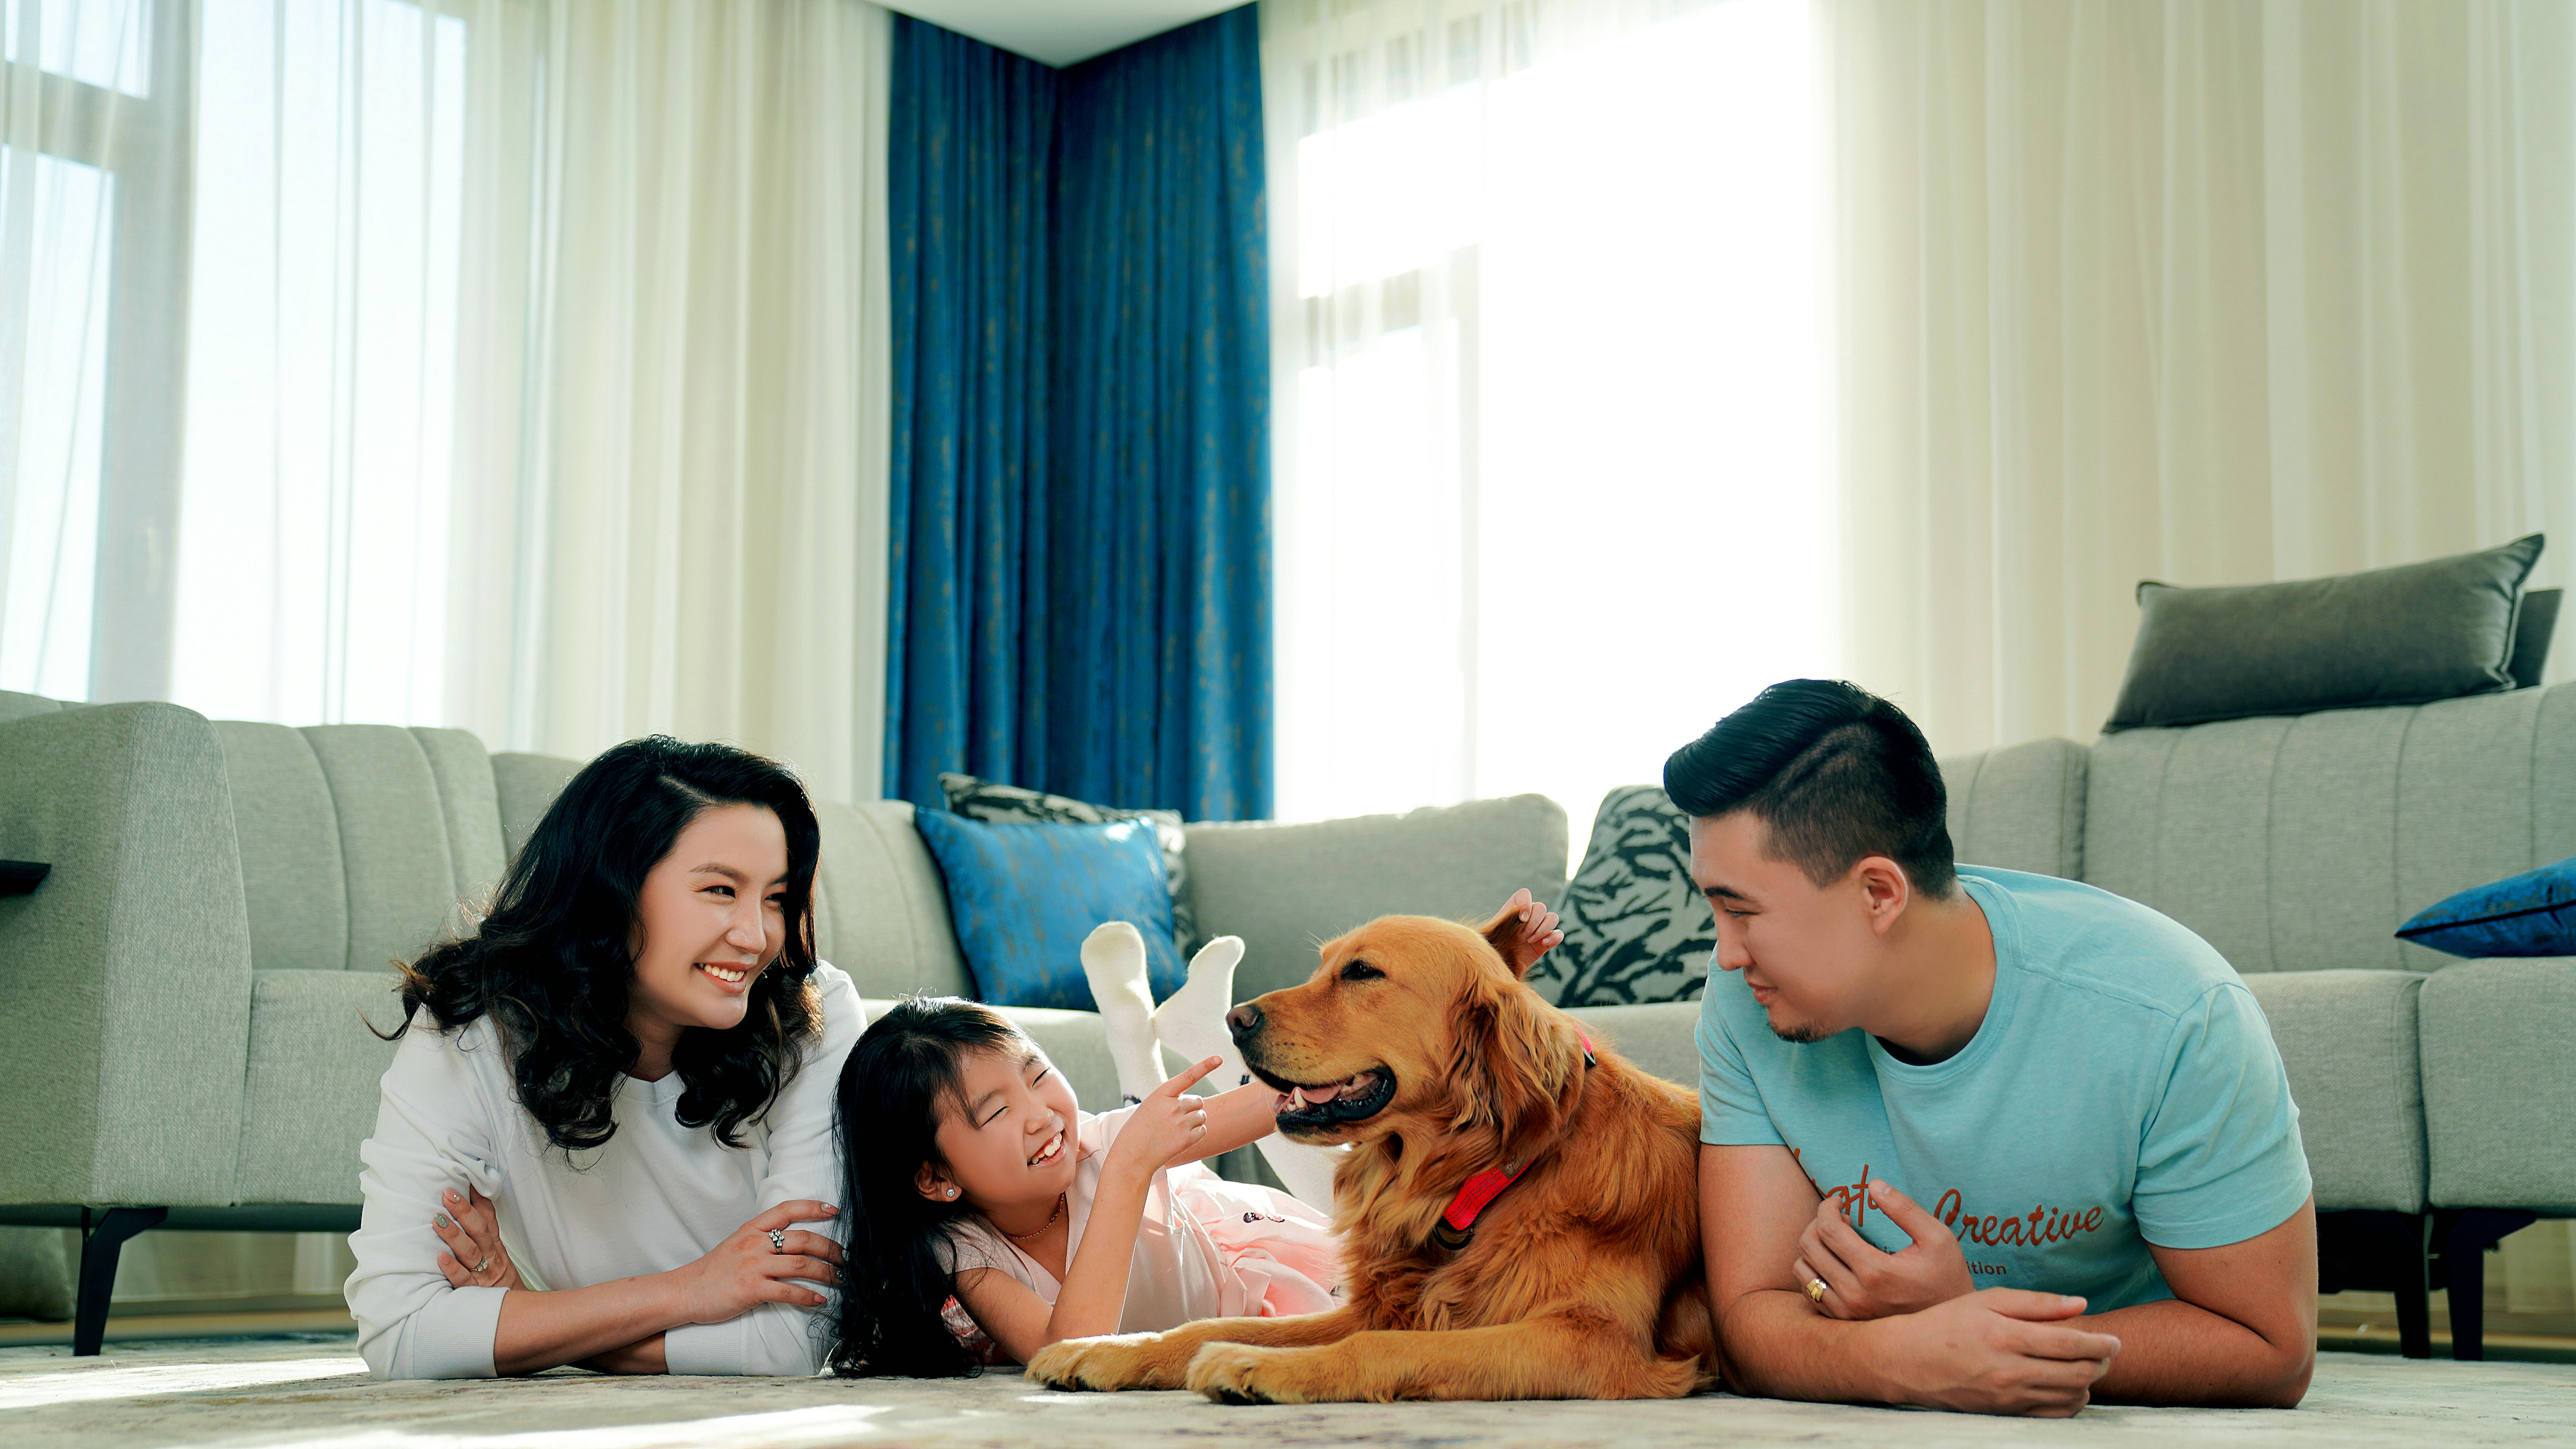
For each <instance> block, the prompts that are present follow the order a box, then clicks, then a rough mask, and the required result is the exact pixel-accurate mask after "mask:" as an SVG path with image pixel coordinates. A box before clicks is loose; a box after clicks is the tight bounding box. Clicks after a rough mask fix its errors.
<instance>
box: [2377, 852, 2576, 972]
mask: <svg viewBox="0 0 2576 1449" xmlns="http://www.w3.org/2000/svg"><path fill="white" fill-rule="evenodd" d="M2397 934H2398V936H2399V938H2400V939H2402V940H2408V941H2412V942H2414V943H2415V944H2416V945H2418V946H2430V947H2432V948H2433V949H2434V950H2436V951H2441V952H2446V953H2448V954H2450V955H2453V956H2576V859H2569V860H2562V861H2560V862H2558V863H2557V864H2556V865H2544V866H2542V867H2541V868H2539V869H2538V870H2527V871H2524V872H2523V873H2522V874H2520V875H2517V876H2508V877H2506V878H2505V879H2503V880H2500V881H2497V882H2496V883H2495V884H2493V885H2482V886H2478V887H2476V888H2474V889H2471V890H2464V891H2462V892H2460V893H2459V894H2458V895H2455V896H2453V897H2451V898H2450V899H2449V900H2446V901H2443V902H2441V903H2440V904H2439V905H2434V906H2429V907H2427V908H2425V909H2424V910H2423V911H2421V912H2418V913H2417V914H2416V917H2415V919H2413V920H2411V921H2408V922H2407V923H2406V924H2405V925H2402V926H2400V927H2398V928H2397Z"/></svg>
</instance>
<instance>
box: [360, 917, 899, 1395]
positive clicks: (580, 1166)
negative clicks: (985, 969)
mask: <svg viewBox="0 0 2576 1449" xmlns="http://www.w3.org/2000/svg"><path fill="white" fill-rule="evenodd" d="M813 989H814V990H815V992H816V993H817V994H818V996H819V997H820V999H821V1003H822V1008H823V1030H822V1034H821V1036H820V1038H819V1039H818V1040H817V1041H815V1042H814V1043H813V1044H812V1045H811V1046H809V1047H808V1048H807V1049H806V1053H805V1058H804V1063H803V1066H802V1068H801V1069H800V1070H799V1071H798V1072H797V1073H796V1075H795V1077H794V1078H793V1079H792V1080H790V1081H789V1082H788V1084H787V1086H786V1088H785V1089H784V1090H783V1091H781V1092H780V1093H779V1096H778V1100H777V1101H775V1102H773V1103H772V1104H771V1105H770V1109H769V1112H768V1114H767V1116H766V1117H764V1118H763V1119H762V1120H760V1121H758V1122H754V1123H750V1124H747V1125H745V1126H744V1127H742V1128H741V1129H739V1131H738V1133H737V1135H738V1136H739V1137H741V1139H742V1142H743V1145H742V1146H741V1147H740V1148H730V1147H726V1146H724V1145H723V1144H721V1143H719V1142H717V1141H716V1140H715V1133H714V1131H713V1130H712V1129H711V1128H708V1127H683V1126H681V1125H680V1123H679V1121H678V1120H677V1118H676V1117H675V1116H674V1113H675V1112H676V1111H677V1109H678V1107H679V1101H680V1094H681V1092H682V1091H684V1090H685V1089H686V1084H685V1083H683V1082H682V1081H681V1079H680V1075H679V1073H677V1072H673V1073H671V1074H670V1075H668V1076H665V1077H663V1078H662V1079H661V1080H660V1081H658V1082H644V1081H637V1080H636V1079H634V1078H632V1077H625V1076H621V1077H619V1078H618V1079H617V1094H616V1105H615V1112H616V1117H617V1133H616V1135H615V1136H613V1137H611V1138H610V1139H609V1140H608V1143H607V1145H606V1146H603V1147H599V1148H594V1149H592V1150H589V1151H586V1152H581V1153H577V1154H571V1155H567V1154H566V1153H564V1152H563V1151H562V1150H560V1149H558V1148H555V1147H552V1146H549V1145H548V1144H547V1142H546V1136H545V1131H544V1129H543V1128H541V1127H539V1126H538V1125H537V1122H536V1119H535V1118H533V1117H531V1116H529V1115H528V1113H527V1111H526V1110H525V1109H524V1108H522V1107H521V1106H520V1105H519V1103H518V1097H517V1093H516V1090H515V1088H514V1087H513V1085H512V1083H511V1079H510V1066H509V1061H508V1059H507V1057H506V1056H505V1055H504V1053H503V1051H502V1048H501V1039H500V1034H499V1031H498V1029H497V1028H496V1027H495V1026H494V1025H493V1022H492V1019H491V1018H490V1017H488V1016H486V1017H483V1018H480V1019H479V1020H477V1021H475V1022H473V1023H472V1024H471V1025H468V1026H466V1027H464V1028H462V1029H460V1030H458V1031H455V1032H442V1031H439V1030H438V1029H437V1022H436V1021H435V1020H434V1019H433V1018H431V1017H430V1016H429V1014H428V1013H427V1012H426V1011H423V1012H420V1013H418V1014H417V1015H415V1017H414V1018H413V1022H412V1029H411V1030H410V1031H409V1032H408V1033H406V1034H405V1035H404V1037H403V1039H402V1044H401V1046H400V1047H399V1048H398V1049H397V1050H396V1051H395V1053H394V1064H393V1066H392V1067H390V1068H388V1069H387V1070H386V1072H385V1076H384V1086H383V1095H382V1098H381V1100H380V1102H379V1105H378V1106H377V1108H376V1132H375V1135H374V1136H373V1137H370V1138H368V1139H367V1141H366V1143H365V1145H364V1146H362V1147H360V1148H359V1149H358V1156H359V1160H360V1161H361V1162H362V1163H363V1164H364V1168H363V1171H362V1172H361V1173H360V1174H359V1178H358V1183H359V1189H360V1191H361V1193H362V1194H363V1197H364V1202H365V1207H364V1209H363V1211H362V1213H361V1216H360V1219H359V1224H358V1231H356V1232H355V1233H352V1234H350V1236H349V1247H350V1250H351V1251H352V1252H354V1253H355V1254H356V1255H357V1260H358V1267H357V1271H356V1272H354V1273H351V1274H350V1275H349V1282H348V1285H347V1288H346V1292H347V1295H348V1300H349V1312H350V1314H351V1316H353V1317H355V1318H356V1319H357V1320H358V1352H359V1353H360V1354H361V1355H363V1356H364V1357H365V1358H366V1360H367V1366H368V1367H369V1368H371V1369H373V1370H374V1371H375V1375H376V1377H377V1378H380V1379H436V1378H471V1377H490V1376H491V1375H492V1373H493V1364H492V1338H493V1334H494V1333H495V1332H496V1331H497V1330H498V1329H499V1327H500V1322H501V1298H502V1295H503V1294H505V1293H507V1292H509V1291H510V1290H508V1289H504V1288H454V1287H450V1286H449V1285H448V1282H447V1279H446V1277H445V1275H443V1274H441V1273H440V1272H439V1271H438V1255H439V1254H440V1253H441V1252H443V1251H445V1249H446V1245H445V1244H444V1243H442V1242H440V1241H439V1238H438V1234H437V1232H436V1231H435V1230H434V1229H433V1228H432V1227H431V1226H430V1219H431V1218H432V1217H433V1216H434V1215H435V1214H437V1213H438V1212H440V1211H441V1210H442V1209H443V1207H444V1203H443V1201H442V1199H441V1196H440V1195H441V1194H442V1193H443V1192H445V1191H446V1190H448V1189H450V1188H453V1189H455V1190H456V1191H458V1192H463V1191H464V1190H465V1188H466V1186H467V1184H469V1183H470V1184H472V1185H473V1186H474V1187H475V1188H477V1189H480V1190H481V1191H482V1192H483V1193H484V1195H485V1196H487V1197H489V1198H491V1199H492V1202H493V1206H494V1210H495V1212H496V1214H497V1215H498V1217H499V1220H500V1225H501V1237H502V1241H503V1242H504V1243H505V1244H506V1245H507V1246H508V1248H509V1251H510V1254H511V1259H512V1261H514V1262H515V1263H517V1264H518V1265H519V1267H520V1269H521V1272H522V1276H525V1277H529V1278H531V1279H533V1280H535V1281H538V1282H542V1283H544V1284H545V1285H546V1286H548V1287H550V1288H584V1287H588V1286H590V1285H592V1284H596V1283H606V1282H610V1281H612V1280H614V1279H618V1278H632V1277H637V1276H640V1275H643V1274H647V1273H665V1272H669V1271H670V1270H672V1269H674V1268H680V1267H685V1266H686V1265H688V1264H689V1263H692V1262H695V1261H696V1260H697V1259H699V1258H701V1257H704V1256H705V1255H706V1254H707V1253H708V1252H710V1251H712V1250H713V1249H714V1248H715V1247H716V1246H717V1245H718V1244H719V1243H722V1242H723V1241H724V1240H725V1239H726V1238H728V1237H730V1236H732V1234H733V1233H734V1232H735V1230H737V1229H739V1228H740V1227H741V1226H742V1225H743V1224H744V1223H746V1222H749V1221H750V1220H751V1219H753V1218H754V1217H757V1216H759V1215H760V1213H762V1212H763V1211H765V1210H767V1209H769V1208H771V1207H774V1206H776V1205H777V1204H779V1203H782V1202H789V1201H793V1200H795V1199H799V1198H812V1199H815V1200H817V1201H820V1202H836V1201H838V1195H839V1186H838V1177H839V1174H838V1171H837V1163H838V1154H837V1151H836V1149H835V1147H834V1144H833V1141H832V1101H833V1096H834V1091H835V1088H836V1086H837V1085H838V1083H839V1080H840V1075H841V1062H842V1059H843V1058H844V1057H846V1056H848V1055H849V1051H850V1047H851V1045H852V1044H853V1043H855V1042H857V1041H858V1039H859V1032H860V1031H861V1029H862V1028H863V1027H865V1025H866V1020H865V1016H864V1013H863V1010H862V1008H861V1006H860V1004H859V993H858V989H857V988H856V987H855V986H853V985H852V984H851V982H850V978H849V977H848V976H847V975H845V974H843V973H842V972H841V971H839V970H838V969H836V968H834V967H832V966H829V965H821V966H817V967H816V968H815V971H814V976H813ZM801 1226H803V1227H805V1228H807V1229H809V1230H811V1231H814V1232H821V1233H828V1234H831V1235H832V1236H833V1237H835V1238H838V1237H839V1236H840V1229H839V1228H838V1226H837V1225H836V1224H835V1223H834V1222H832V1221H829V1220H826V1221H823V1222H813V1223H804V1224H801ZM827 1311H828V1310H822V1309H808V1308H801V1307H797V1306H794V1305H791V1304H785V1303H766V1304H762V1305H761V1306H759V1307H757V1308H755V1309H753V1310H751V1311H750V1312H749V1313H745V1314H743V1315H742V1316H740V1317H738V1318H734V1319H731V1320H728V1321H726V1322H723V1323H702V1324H692V1325H689V1326H686V1327H681V1328H674V1329H671V1330H670V1331H669V1332H668V1333H666V1334H665V1335H664V1336H663V1339H662V1352H663V1357H664V1359H665V1360H666V1361H667V1363H668V1365H669V1369H670V1371H671V1372H672V1373H675V1374H794V1375H809V1374H812V1373H813V1372H814V1371H815V1370H816V1369H817V1368H819V1367H820V1366H821V1364H822V1359H823V1354H824V1352H825V1350H826V1349H827V1348H828V1345H827V1344H825V1343H822V1342H819V1341H818V1335H821V1334H824V1333H826V1332H828V1330H827V1328H826V1327H825V1326H824V1325H823V1324H821V1323H820V1322H818V1321H817V1320H818V1318H819V1317H820V1316H821V1315H822V1314H823V1313H824V1312H827Z"/></svg>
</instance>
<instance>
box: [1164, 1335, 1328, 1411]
mask: <svg viewBox="0 0 2576 1449" xmlns="http://www.w3.org/2000/svg"><path fill="white" fill-rule="evenodd" d="M1313 1355H1314V1350H1312V1349H1299V1348H1259V1347H1256V1346H1254V1345H1252V1344H1248V1343H1211V1344H1209V1345H1208V1346H1207V1347H1205V1348H1202V1349H1200V1350H1199V1351H1198V1354H1197V1356H1195V1357H1193V1358H1192V1359H1191V1360H1190V1371H1189V1378H1188V1380H1187V1384H1188V1386H1189V1387H1190V1388H1191V1389H1193V1390H1195V1391H1197V1392H1199V1393H1202V1394H1205V1395H1207V1396H1208V1397H1209V1398H1211V1399H1214V1400H1216V1401H1217V1402H1218V1403H1220V1404H1304V1403H1312V1402H1314V1395H1313V1394H1311V1393H1309V1392H1308V1391H1307V1389H1306V1387H1305V1386H1304V1385H1303V1383H1302V1382H1300V1380H1301V1379H1302V1377H1303V1376H1302V1375H1300V1374H1299V1373H1297V1372H1296V1366H1297V1365H1299V1364H1301V1363H1303V1362H1304V1361H1305V1360H1307V1359H1310V1358H1312V1357H1313Z"/></svg>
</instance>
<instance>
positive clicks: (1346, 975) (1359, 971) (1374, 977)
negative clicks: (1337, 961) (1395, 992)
mask: <svg viewBox="0 0 2576 1449" xmlns="http://www.w3.org/2000/svg"><path fill="white" fill-rule="evenodd" d="M1342 979H1343V980H1344V981H1383V980H1385V979H1386V973H1385V972H1383V971H1380V970H1379V969H1377V968H1376V967H1374V966H1371V965H1370V964H1369V963H1367V962H1366V961H1354V962H1352V963H1351V964H1349V965H1348V966H1345V967H1343V968H1342Z"/></svg>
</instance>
